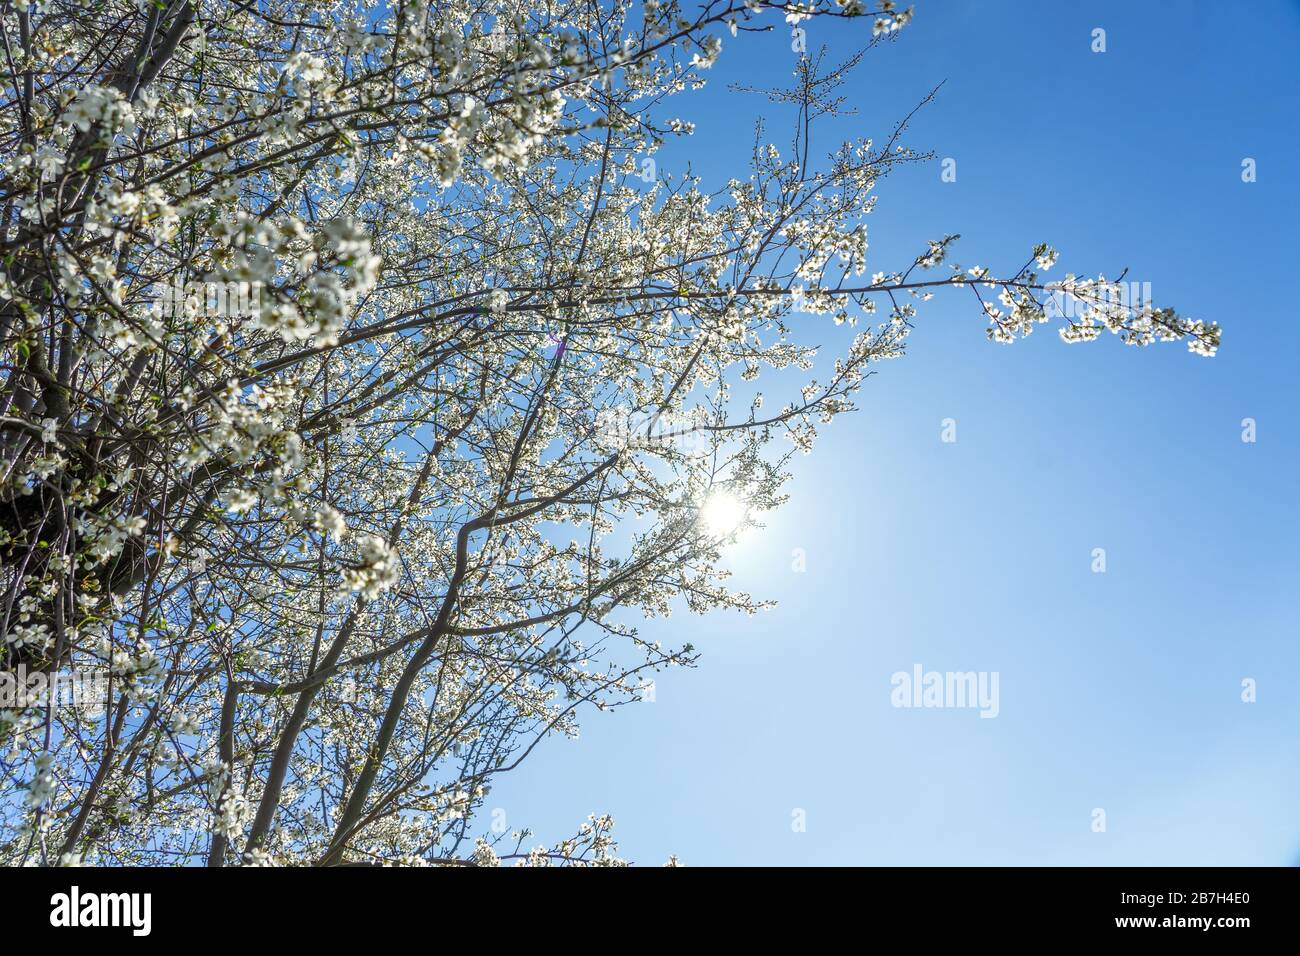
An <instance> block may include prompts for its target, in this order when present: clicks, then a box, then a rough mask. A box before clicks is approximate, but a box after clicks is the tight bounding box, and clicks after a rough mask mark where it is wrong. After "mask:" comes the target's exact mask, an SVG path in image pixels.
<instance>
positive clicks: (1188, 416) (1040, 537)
mask: <svg viewBox="0 0 1300 956" xmlns="http://www.w3.org/2000/svg"><path fill="white" fill-rule="evenodd" d="M917 8H918V9H917V17H916V20H915V21H914V23H913V24H912V25H911V26H909V27H908V28H907V29H906V30H905V31H904V33H903V35H902V37H901V38H900V39H899V41H898V42H897V43H895V44H891V45H889V46H887V47H885V48H883V49H881V50H878V51H875V52H873V53H872V54H870V55H869V56H868V57H867V59H866V61H864V63H863V65H862V66H861V67H859V69H858V71H857V73H856V74H855V75H854V77H853V79H852V80H851V81H850V83H849V85H848V86H847V87H846V88H845V92H847V93H848V95H849V97H850V99H851V101H852V102H853V103H854V104H855V105H857V107H858V109H859V115H857V116H856V117H851V118H845V119H842V120H839V121H837V122H836V125H835V126H833V127H830V126H828V127H827V128H826V129H825V131H824V132H823V134H822V136H823V139H822V141H821V145H822V146H823V147H825V148H826V149H829V148H830V147H831V146H833V145H834V143H835V142H837V141H838V139H839V138H842V137H847V136H850V135H871V136H875V137H876V138H877V139H878V140H879V139H883V138H884V137H885V136H886V135H887V134H888V132H889V130H890V129H891V128H892V126H893V123H894V121H895V120H897V119H898V118H899V117H901V116H902V115H903V114H905V113H906V112H907V111H908V110H909V109H910V108H911V107H912V106H913V105H914V104H915V103H916V102H917V101H918V100H919V99H920V98H921V97H922V96H924V94H925V93H926V92H927V91H928V90H929V89H930V88H931V87H932V86H934V85H935V84H936V83H938V82H939V81H940V80H947V83H946V85H945V86H944V88H943V90H942V91H941V93H940V95H939V97H938V99H937V101H936V102H935V103H934V104H933V105H932V106H930V107H928V108H927V109H926V110H924V111H923V112H922V113H921V114H919V115H918V117H917V118H916V120H915V122H914V125H913V127H912V134H911V137H910V143H911V145H913V146H915V147H917V148H921V149H930V150H933V151H934V152H935V153H936V156H937V157H938V158H943V157H951V158H954V159H956V161H957V180H956V182H951V183H945V182H942V181H941V178H940V166H939V162H938V159H936V161H935V162H933V163H931V164H928V165H926V166H918V167H913V168H911V169H908V170H904V171H903V172H900V173H898V174H896V175H894V176H891V177H889V178H888V179H886V180H885V181H883V182H882V183H881V185H880V188H879V193H880V200H879V205H878V206H877V211H876V212H875V213H873V215H872V216H871V217H870V219H869V227H870V230H871V233H870V235H871V248H872V253H873V255H874V258H873V259H869V261H868V271H877V270H880V271H886V272H888V271H892V270H893V269H895V268H905V267H906V265H907V263H908V262H910V259H911V257H913V256H914V255H915V254H916V253H917V252H918V251H919V250H920V249H921V248H923V245H924V241H925V240H927V239H932V238H939V237H940V236H942V235H943V234H945V233H948V232H959V233H961V234H962V237H963V238H962V240H961V241H960V243H959V244H958V245H957V247H956V249H955V251H954V254H953V256H952V258H954V259H956V260H957V261H959V262H961V263H963V264H966V265H970V264H974V263H979V264H982V265H987V266H990V267H993V268H994V269H995V271H996V270H997V269H1007V270H1014V269H1015V268H1018V267H1019V266H1020V265H1021V264H1022V263H1023V261H1024V260H1025V259H1026V258H1028V254H1029V250H1030V249H1031V248H1032V246H1033V245H1034V244H1035V243H1037V242H1040V241H1047V242H1050V243H1052V244H1053V245H1054V246H1056V247H1057V248H1059V249H1060V250H1061V261H1060V264H1059V265H1058V266H1057V268H1056V269H1054V270H1053V271H1052V273H1051V274H1050V275H1052V276H1059V275H1062V274H1064V272H1065V271H1073V272H1076V273H1078V274H1080V275H1085V274H1089V273H1091V274H1094V275H1095V274H1096V273H1097V272H1104V273H1105V274H1106V275H1107V276H1110V277H1113V276H1115V275H1117V274H1118V273H1119V272H1120V271H1121V270H1122V269H1124V268H1125V267H1128V268H1129V269H1130V272H1129V278H1130V279H1134V280H1138V281H1144V282H1150V283H1151V288H1152V292H1153V297H1154V299H1155V301H1156V303H1157V304H1158V305H1173V306H1175V307H1177V308H1178V309H1179V311H1180V312H1182V313H1184V314H1187V315H1191V316H1193V317H1196V318H1204V319H1207V320H1214V321H1217V322H1219V323H1220V325H1221V326H1223V328H1224V335H1223V346H1222V349H1221V351H1220V354H1219V355H1218V357H1216V358H1214V359H1203V358H1200V357H1197V356H1193V355H1191V354H1189V353H1188V352H1187V351H1186V349H1185V347H1184V346H1182V345H1181V344H1171V345H1164V346H1152V347H1150V348H1148V349H1141V350H1138V349H1130V348H1126V347H1125V346H1123V345H1122V344H1121V343H1120V342H1119V341H1118V340H1117V339H1114V338H1112V337H1109V336H1108V337H1107V338H1106V339H1105V340H1103V341H1100V342H1097V343H1095V344H1092V345H1080V346H1066V345H1065V344H1063V343H1062V342H1060V340H1059V339H1058V338H1057V337H1056V335H1055V334H1054V332H1047V333H1046V334H1044V333H1042V332H1040V334H1039V335H1036V336H1033V337H1032V338H1031V339H1029V340H1027V341H1023V342H1019V343H1016V344H1015V345H1013V346H1002V345H995V344H992V343H989V342H987V341H986V339H985V337H984V332H983V323H982V321H981V319H980V317H979V316H978V315H977V314H976V312H975V310H974V309H973V308H972V305H973V303H972V302H971V301H968V298H969V297H968V296H958V295H948V296H940V297H938V298H936V299H935V300H933V301H932V302H930V303H928V304H927V305H924V306H922V312H921V315H920V319H919V321H918V322H917V323H916V325H917V327H916V331H915V332H914V333H913V335H912V337H911V340H910V345H909V355H908V356H907V357H906V358H904V359H902V360H901V361H898V362H892V363H887V364H886V365H884V366H882V367H880V369H879V374H877V375H875V376H873V377H872V378H871V379H869V380H868V382H867V384H866V386H865V387H864V390H863V392H862V393H861V396H860V401H859V405H860V411H858V412H856V413H854V414H853V415H851V416H845V417H842V418H840V419H838V420H837V421H836V422H835V423H834V425H832V426H831V427H830V428H829V429H828V430H824V431H823V434H822V437H821V439H820V441H819V442H818V445H817V448H816V450H815V452H814V453H813V455H812V456H810V457H807V458H801V459H800V460H799V461H798V462H797V463H796V465H795V478H794V480H793V481H792V482H791V483H790V484H789V485H788V486H787V490H788V491H789V492H790V494H791V495H792V500H791V502H790V504H789V505H788V506H786V507H785V508H784V509H783V510H782V511H780V512H778V513H776V514H775V515H772V516H770V517H769V519H768V520H767V522H766V523H767V527H766V529H764V530H761V531H754V532H750V533H748V534H747V536H746V537H745V538H744V540H743V546H740V547H736V548H733V549H732V551H731V552H730V554H729V558H728V561H729V565H730V566H731V568H732V569H733V570H734V572H735V579H734V583H735V585H736V586H738V587H741V588H743V589H745V590H748V591H750V592H752V593H754V594H756V595H760V596H764V597H772V598H775V599H776V600H777V601H778V602H779V606H778V607H777V608H776V609H774V610H772V611H769V612H767V613H766V614H763V615H760V616H758V617H755V618H744V617H739V616H735V615H727V614H721V613H718V614H713V615H709V616H706V617H702V618H698V617H691V616H689V615H686V614H680V615H674V616H673V617H672V618H669V619H667V620H660V621H654V622H650V623H648V624H646V625H645V626H644V627H643V633H644V634H646V635H647V636H653V637H657V638H659V639H661V640H663V641H664V642H665V643H672V644H676V645H680V644H682V643H685V642H688V641H689V642H691V643H693V644H695V645H696V646H697V647H698V648H699V649H700V650H701V651H702V653H703V657H702V660H701V662H700V665H699V667H698V668H696V669H694V670H682V671H677V672H673V673H671V674H668V675H661V677H660V679H659V681H658V684H657V688H656V700H655V701H654V702H653V703H644V704H640V705H637V706H635V707H631V708H623V709H621V710H618V711H615V712H613V713H611V714H601V713H588V714H587V715H586V717H585V721H584V724H583V733H582V737H581V739H579V740H577V741H566V740H558V739H557V740H554V741H549V742H547V743H545V744H544V745H543V746H542V747H540V748H539V749H538V751H536V752H535V753H534V755H533V757H532V758H530V760H529V761H527V762H525V764H524V765H523V766H522V767H521V768H520V769H519V770H517V771H515V772H514V773H512V774H510V775H508V779H505V780H502V781H501V782H499V783H498V784H497V786H496V788H495V790H494V791H493V792H492V793H491V795H490V796H489V798H488V801H487V807H488V809H489V810H490V809H492V808H501V809H504V810H505V811H506V814H507V819H508V821H509V823H510V825H511V826H513V827H517V826H524V825H528V826H531V827H533V828H534V829H535V830H536V831H537V833H538V837H539V838H540V839H545V840H551V839H555V838H559V837H562V836H565V835H567V834H569V833H571V832H572V831H573V829H574V828H575V827H576V825H577V824H578V823H579V822H581V820H582V819H583V818H584V817H585V815H586V814H587V813H588V812H609V813H611V814H612V815H613V816H614V817H615V819H616V820H617V822H618V826H617V829H616V833H617V835H618V836H619V838H620V843H621V848H622V851H623V854H624V855H625V856H627V857H628V858H630V859H632V860H634V861H636V862H640V863H660V862H662V861H663V860H664V859H666V858H667V856H668V854H669V853H676V854H678V855H679V856H680V857H681V858H682V860H683V861H684V862H685V863H687V864H769V863H770V864H895V865H911V864H956V865H961V864H977V863H978V864H1047V865H1054V864H1085V865H1088V864H1119V865H1129V864H1168V865H1181V864H1225V865H1226V864H1293V863H1296V862H1297V861H1300V748H1298V747H1297V730H1300V647H1298V644H1297V635H1298V634H1300V613H1298V612H1297V609H1296V604H1295V597H1296V593H1297V588H1296V583H1297V580H1298V579H1300V558H1298V557H1297V553H1296V541H1297V531H1298V530H1300V505H1298V504H1297V496H1296V494H1295V488H1296V473H1297V466H1298V465H1300V427H1298V425H1297V420H1296V418H1297V415H1296V413H1297V409H1298V408H1300V404H1298V403H1297V397H1300V387H1298V386H1297V384H1296V372H1295V370H1296V369H1297V368H1298V367H1300V345H1298V344H1297V342H1298V341H1300V339H1297V337H1296V336H1295V335H1294V333H1293V332H1292V329H1293V328H1294V326H1295V325H1296V323H1297V318H1296V309H1295V303H1294V295H1295V294H1294V292H1293V291H1292V290H1291V289H1290V288H1289V287H1288V286H1287V285H1286V284H1285V282H1279V281H1278V280H1279V279H1283V280H1285V278H1286V276H1287V275H1289V274H1290V273H1291V272H1292V271H1293V270H1294V267H1295V266H1294V264H1295V261H1296V258H1297V253H1298V252H1300V248H1298V247H1300V243H1298V242H1297V239H1296V238H1295V235H1294V232H1293V230H1294V228H1295V226H1294V224H1295V222H1296V213H1297V207H1298V206H1300V204H1298V203H1297V197H1298V194H1300V187H1298V186H1297V176H1298V175H1300V169H1298V163H1297V156H1300V122H1297V120H1298V119H1300V116H1298V115H1297V114H1298V113H1300V71H1297V69H1296V64H1297V63H1300V4H1296V3H1293V2H1287V3H1282V2H1259V3H1253V4H1251V5H1250V6H1249V7H1248V8H1246V9H1245V12H1244V13H1241V12H1238V13H1236V14H1233V15H1232V16H1229V15H1228V14H1227V11H1225V10H1224V8H1223V7H1222V6H1221V5H1212V4H1209V3H1200V4H1178V5H1170V4H1155V3H1146V4H1130V3H1118V2H1116V3H1097V2H1090V3H1086V4H1069V5H1067V4H1040V3H1030V2H1017V3H1009V2H1008V3H999V2H981V3H967V2H936V0H928V2H926V0H922V2H918V4H917ZM768 22H771V23H773V24H774V25H775V29H774V31H773V33H772V34H771V35H767V36H749V37H743V36H742V37H741V38H739V39H737V40H729V39H728V42H727V43H726V46H725V48H724V53H723V57H722V59H721V61H720V62H719V64H718V65H717V66H716V67H715V68H714V70H713V76H712V78H711V82H710V86H709V88H708V89H706V90H705V91H703V92H701V93H697V94H686V95H683V96H680V97H677V98H675V99H673V100H671V101H670V102H669V104H668V105H669V107H670V110H669V111H668V112H669V113H670V114H671V115H679V116H682V117H684V118H687V119H691V120H694V121H695V122H696V123H697V124H698V132H697V134H696V136H695V137H693V138H692V139H691V141H690V142H689V143H688V144H686V145H685V146H676V145H674V146H672V147H670V148H668V149H665V150H664V151H663V152H662V153H661V154H660V156H659V157H658V163H659V171H660V173H664V172H669V173H672V172H674V167H675V165H677V164H680V165H681V166H682V167H683V168H684V167H685V163H686V162H687V161H688V160H689V162H690V164H691V166H692V168H693V170H694V171H695V172H696V173H698V174H700V175H701V176H702V177H703V179H704V184H705V186H706V187H708V186H710V185H712V184H721V183H723V182H725V180H726V179H727V178H728V177H730V176H733V175H736V176H743V175H745V174H746V173H745V169H746V166H745V164H746V161H747V146H748V144H749V143H750V142H751V139H752V123H753V120H754V119H755V118H756V117H757V116H758V115H759V114H760V113H762V114H764V115H766V116H768V117H769V119H770V121H771V138H772V139H773V140H774V141H775V142H777V143H778V144H781V145H784V144H785V141H786V139H787V137H786V135H785V132H784V122H783V120H784V117H782V116H781V114H779V112H777V108H776V107H773V106H771V105H769V104H767V103H765V102H764V101H763V100H762V99H761V98H759V97H753V96H741V95H738V94H734V93H731V92H729V91H728V90H727V88H726V87H727V84H728V83H731V82H737V81H744V82H748V83H760V84H763V83H766V84H769V85H783V84H785V83H786V82H787V80H788V78H789V68H790V67H792V66H793V58H794V54H793V53H791V52H790V37H789V28H788V27H784V26H783V25H782V24H780V23H779V21H777V20H776V19H775V18H773V19H772V20H770V21H768ZM805 26H807V27H808V32H809V36H808V45H809V48H810V49H812V50H815V49H816V48H817V47H818V46H820V45H821V44H822V43H826V44H827V45H829V47H830V48H831V53H832V54H833V55H839V56H841V57H842V56H845V55H847V54H848V53H850V52H851V51H852V50H853V49H854V48H855V47H856V45H858V44H859V43H860V42H861V41H862V39H863V38H864V37H865V36H866V35H867V34H868V33H869V29H870V26H869V23H867V22H865V21H863V22H859V23H857V24H852V25H849V26H845V25H844V24H834V23H817V22H814V23H812V24H805ZM1097 27H1101V28H1103V29H1105V31H1106V45H1107V50H1106V52H1105V53H1093V52H1092V51H1091V43H1092V31H1093V29H1094V28H1097ZM1246 157H1250V158H1253V159H1254V160H1255V161H1256V165H1257V171H1258V180H1257V181H1256V182H1253V183H1244V182H1242V179H1241V163H1242V160H1243V159H1244V158H1246ZM808 318H809V321H810V329H809V331H808V333H807V335H808V336H809V340H810V341H817V342H820V343H822V344H823V345H824V353H825V354H824V358H825V361H827V362H829V361H831V360H832V358H833V356H834V354H835V353H836V351H837V349H843V348H844V347H845V346H846V345H847V343H848V342H849V340H850V336H851V335H852V333H851V332H850V331H849V330H848V329H847V328H842V329H835V328H834V327H832V326H831V325H830V324H829V322H828V321H826V320H825V317H821V321H822V322H824V325H817V326H811V323H813V322H816V321H817V317H808ZM1247 417H1250V418H1253V419H1255V421H1256V423H1257V441H1256V442H1254V443H1246V442H1243V441H1242V427H1241V422H1242V419H1243V418H1247ZM945 418H953V419H955V420H956V422H957V441H956V442H955V443H944V442H942V441H941V440H940V429H941V424H940V423H941V421H942V420H943V419H945ZM796 548H801V549H803V551H804V553H805V554H806V562H807V567H806V570H805V571H804V572H802V573H797V572H795V571H793V570H792V552H793V551H794V549H796ZM1094 548H1104V549H1105V550H1106V572H1105V573H1104V574H1097V573H1093V571H1092V562H1093V549H1094ZM914 664H921V665H922V666H923V667H924V668H925V669H927V670H938V671H988V672H993V671H996V672H997V673H998V674H999V680H1000V684H999V687H1000V713H999V715H998V716H997V718H996V719H991V720H985V719H980V718H979V715H978V713H977V712H976V711H974V710H970V709H965V710H963V709H936V710H925V709H900V708H894V707H892V706H891V704H890V690H891V687H890V677H891V675H892V674H894V673H895V672H896V671H910V670H911V669H912V667H913V665H914ZM1243 678H1252V679H1254V680H1255V681H1256V682H1257V693H1258V699H1257V700H1256V702H1254V703H1249V704H1248V703H1244V702H1243V701H1242V700H1241V682H1242V680H1243ZM1096 808H1101V809H1103V810H1104V811H1105V814H1106V830H1105V832H1102V833H1099V832H1094V830H1093V811H1094V809H1096ZM796 810H802V811H803V812H804V816H805V819H806V828H805V829H804V831H803V832H796V831H795V829H794V828H793V827H792V820H793V816H792V814H793V813H794V811H796ZM481 822H482V824H483V825H484V826H486V824H487V822H488V818H487V817H486V816H485V818H484V820H483V821H481Z"/></svg>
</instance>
